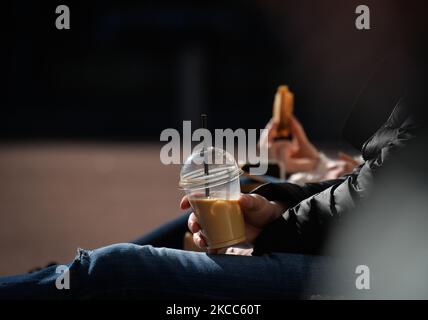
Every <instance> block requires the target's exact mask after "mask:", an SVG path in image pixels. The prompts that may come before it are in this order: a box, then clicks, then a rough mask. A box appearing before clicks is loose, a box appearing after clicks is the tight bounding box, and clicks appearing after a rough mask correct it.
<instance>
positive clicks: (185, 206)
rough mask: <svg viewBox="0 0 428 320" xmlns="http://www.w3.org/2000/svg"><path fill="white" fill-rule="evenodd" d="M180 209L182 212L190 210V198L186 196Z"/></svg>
mask: <svg viewBox="0 0 428 320" xmlns="http://www.w3.org/2000/svg"><path fill="white" fill-rule="evenodd" d="M180 208H181V209H182V210H185V209H189V208H190V202H189V198H187V196H184V197H183V198H182V199H181V201H180Z"/></svg>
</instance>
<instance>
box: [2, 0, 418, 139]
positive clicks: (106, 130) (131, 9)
mask: <svg viewBox="0 0 428 320" xmlns="http://www.w3.org/2000/svg"><path fill="white" fill-rule="evenodd" d="M60 4H66V5H68V6H69V8H70V12H71V30H57V29H56V28H55V19H56V17H57V15H56V14H55V8H56V6H57V5H60ZM359 4H366V5H368V6H369V8H370V10H371V30H364V31H359V30H357V29H356V28H355V19H356V17H357V14H355V8H356V7H357V5H359ZM403 6H404V7H405V8H408V9H409V10H411V7H412V1H409V2H404V1H401V2H400V1H363V2H361V1H334V0H326V1H285V0H284V1H279V0H258V1H256V0H252V1H249V0H244V1H218V0H216V1H195V2H190V1H164V0H160V1H128V0H125V1H81V2H77V1H70V0H67V1H14V2H6V5H5V8H6V10H5V11H4V12H6V17H5V20H4V21H5V22H6V34H5V36H4V38H3V40H2V42H3V44H4V45H3V51H4V53H5V56H4V57H3V58H2V64H3V66H2V69H3V70H5V72H4V73H3V74H2V78H3V81H4V84H3V85H2V88H3V89H4V91H3V93H2V94H1V96H2V97H1V100H2V103H1V105H2V108H1V114H0V138H1V139H2V140H35V139H36V140H37V139H45V140H57V139H60V140H61V139H78V140H81V139H84V140H101V141H110V140H119V141H122V140H123V141H125V140H137V141H158V139H159V135H160V132H161V131H162V130H163V129H165V128H167V127H175V128H180V127H181V123H182V121H183V120H195V121H197V122H196V123H199V122H198V121H199V120H198V119H199V114H200V113H201V112H206V113H208V116H209V127H210V128H228V127H230V128H238V127H242V128H262V127H263V126H264V125H265V123H266V122H267V121H268V120H269V118H270V116H271V111H272V101H273V95H274V93H275V91H276V87H277V86H278V85H280V84H283V83H285V84H288V85H289V87H290V88H291V90H292V91H293V92H294V93H295V101H296V104H295V112H296V114H297V116H298V117H299V118H300V120H301V121H302V122H303V124H304V125H305V128H306V130H307V132H308V134H309V136H310V138H311V139H312V140H314V141H336V142H340V141H341V139H342V135H341V128H342V124H343V122H344V120H345V118H346V116H347V114H348V113H349V111H350V109H351V106H352V103H353V101H354V99H355V97H356V95H357V94H358V92H359V91H360V90H361V87H362V85H363V84H364V83H365V81H366V80H367V78H368V76H369V75H370V73H371V71H372V70H373V67H374V66H375V65H376V64H377V63H378V61H379V59H381V58H382V56H383V55H384V53H385V52H386V51H387V50H389V48H390V46H391V43H394V44H396V43H397V42H398V43H399V45H400V46H401V47H403V46H404V47H405V44H404V43H405V41H402V40H401V37H402V35H401V32H402V30H403V29H404V28H405V21H406V20H405V19H406V18H405V15H404V17H403V16H402V14H403Z"/></svg>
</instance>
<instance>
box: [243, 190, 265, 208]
mask: <svg viewBox="0 0 428 320" xmlns="http://www.w3.org/2000/svg"><path fill="white" fill-rule="evenodd" d="M238 201H239V205H240V207H241V209H242V210H243V211H244V212H245V211H259V210H261V209H263V207H264V206H265V205H266V202H267V200H266V198H264V197H262V196H260V195H258V194H241V196H240V197H239V200H238Z"/></svg>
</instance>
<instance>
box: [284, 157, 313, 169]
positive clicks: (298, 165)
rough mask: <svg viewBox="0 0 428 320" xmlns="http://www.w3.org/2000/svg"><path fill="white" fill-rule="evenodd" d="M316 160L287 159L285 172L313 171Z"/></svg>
mask: <svg viewBox="0 0 428 320" xmlns="http://www.w3.org/2000/svg"><path fill="white" fill-rule="evenodd" d="M316 165H317V160H316V159H312V158H288V159H287V170H289V171H290V172H300V171H303V172H307V171H312V170H314V169H315V167H316Z"/></svg>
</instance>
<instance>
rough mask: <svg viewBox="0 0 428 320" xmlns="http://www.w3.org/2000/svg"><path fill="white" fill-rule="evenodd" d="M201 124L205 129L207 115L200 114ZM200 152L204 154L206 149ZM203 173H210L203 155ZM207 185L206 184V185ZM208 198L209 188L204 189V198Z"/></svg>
mask: <svg viewBox="0 0 428 320" xmlns="http://www.w3.org/2000/svg"><path fill="white" fill-rule="evenodd" d="M201 122H202V128H204V129H207V115H206V114H201ZM202 152H203V153H204V154H205V152H206V149H205V147H204V148H203V149H202ZM204 158H205V159H204V172H205V175H206V176H208V175H209V174H210V173H209V171H208V163H207V156H206V154H205V156H204ZM206 185H208V184H206ZM209 196H210V189H209V188H207V187H206V188H205V197H207V198H208V197H209Z"/></svg>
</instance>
